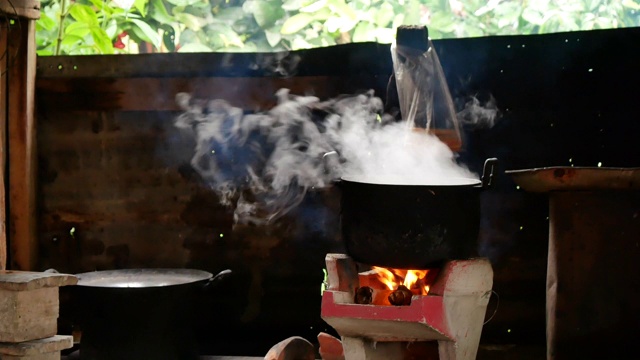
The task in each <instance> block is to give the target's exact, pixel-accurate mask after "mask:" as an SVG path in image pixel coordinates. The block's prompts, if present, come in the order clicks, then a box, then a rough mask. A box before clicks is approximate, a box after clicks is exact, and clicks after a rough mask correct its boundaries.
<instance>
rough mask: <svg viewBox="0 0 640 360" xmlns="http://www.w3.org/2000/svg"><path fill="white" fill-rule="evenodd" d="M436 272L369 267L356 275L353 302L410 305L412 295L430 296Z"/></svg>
mask: <svg viewBox="0 0 640 360" xmlns="http://www.w3.org/2000/svg"><path fill="white" fill-rule="evenodd" d="M438 272H439V269H422V270H410V269H393V268H384V267H379V266H372V267H371V270H369V271H365V272H361V273H359V274H358V280H359V286H358V287H357V288H356V292H355V297H354V302H355V303H356V304H371V305H387V306H390V305H395V306H403V305H411V299H412V297H413V296H425V295H428V294H429V288H430V286H431V285H432V284H433V283H434V282H435V280H436V277H437V275H438Z"/></svg>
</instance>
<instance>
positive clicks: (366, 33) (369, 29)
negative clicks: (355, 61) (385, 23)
mask: <svg viewBox="0 0 640 360" xmlns="http://www.w3.org/2000/svg"><path fill="white" fill-rule="evenodd" d="M375 29H376V27H375V26H374V25H373V24H372V23H370V22H365V21H362V22H360V23H359V24H358V25H357V26H356V29H355V30H354V31H353V37H352V41H353V42H366V41H376V34H375V32H374V31H375Z"/></svg>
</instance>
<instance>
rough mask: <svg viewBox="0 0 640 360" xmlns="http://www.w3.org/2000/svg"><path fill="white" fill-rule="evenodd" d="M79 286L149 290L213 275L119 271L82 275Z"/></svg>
mask: <svg viewBox="0 0 640 360" xmlns="http://www.w3.org/2000/svg"><path fill="white" fill-rule="evenodd" d="M76 276H77V277H78V283H77V286H82V287H94V288H111V289H119V288H120V289H148V288H160V287H167V286H174V285H186V284H191V283H195V282H200V281H204V280H209V279H211V278H212V277H213V274H211V273H210V272H207V271H203V270H195V269H161V268H155V269H118V270H99V271H91V272H86V273H81V274H76Z"/></svg>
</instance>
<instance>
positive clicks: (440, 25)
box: [429, 11, 456, 33]
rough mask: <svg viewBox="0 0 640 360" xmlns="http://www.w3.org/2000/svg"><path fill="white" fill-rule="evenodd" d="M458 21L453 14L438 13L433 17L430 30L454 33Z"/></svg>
mask: <svg viewBox="0 0 640 360" xmlns="http://www.w3.org/2000/svg"><path fill="white" fill-rule="evenodd" d="M455 21H456V19H455V17H454V16H453V14H451V13H449V12H444V11H438V12H436V13H434V14H433V15H431V21H429V26H430V28H433V29H436V30H439V31H441V32H443V33H448V32H452V31H454V30H455V28H456V23H455Z"/></svg>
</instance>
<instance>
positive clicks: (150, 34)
mask: <svg viewBox="0 0 640 360" xmlns="http://www.w3.org/2000/svg"><path fill="white" fill-rule="evenodd" d="M129 21H130V22H132V23H133V24H135V25H136V26H134V27H133V29H134V31H135V29H136V28H137V29H139V30H140V31H141V33H140V32H137V31H136V35H138V37H140V38H141V39H143V40H145V41H147V42H150V43H151V44H153V46H154V47H155V48H159V47H160V43H161V39H160V35H159V34H158V32H157V31H156V30H154V29H152V28H151V26H149V24H147V23H146V22H144V21H142V20H138V19H131V20H129Z"/></svg>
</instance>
